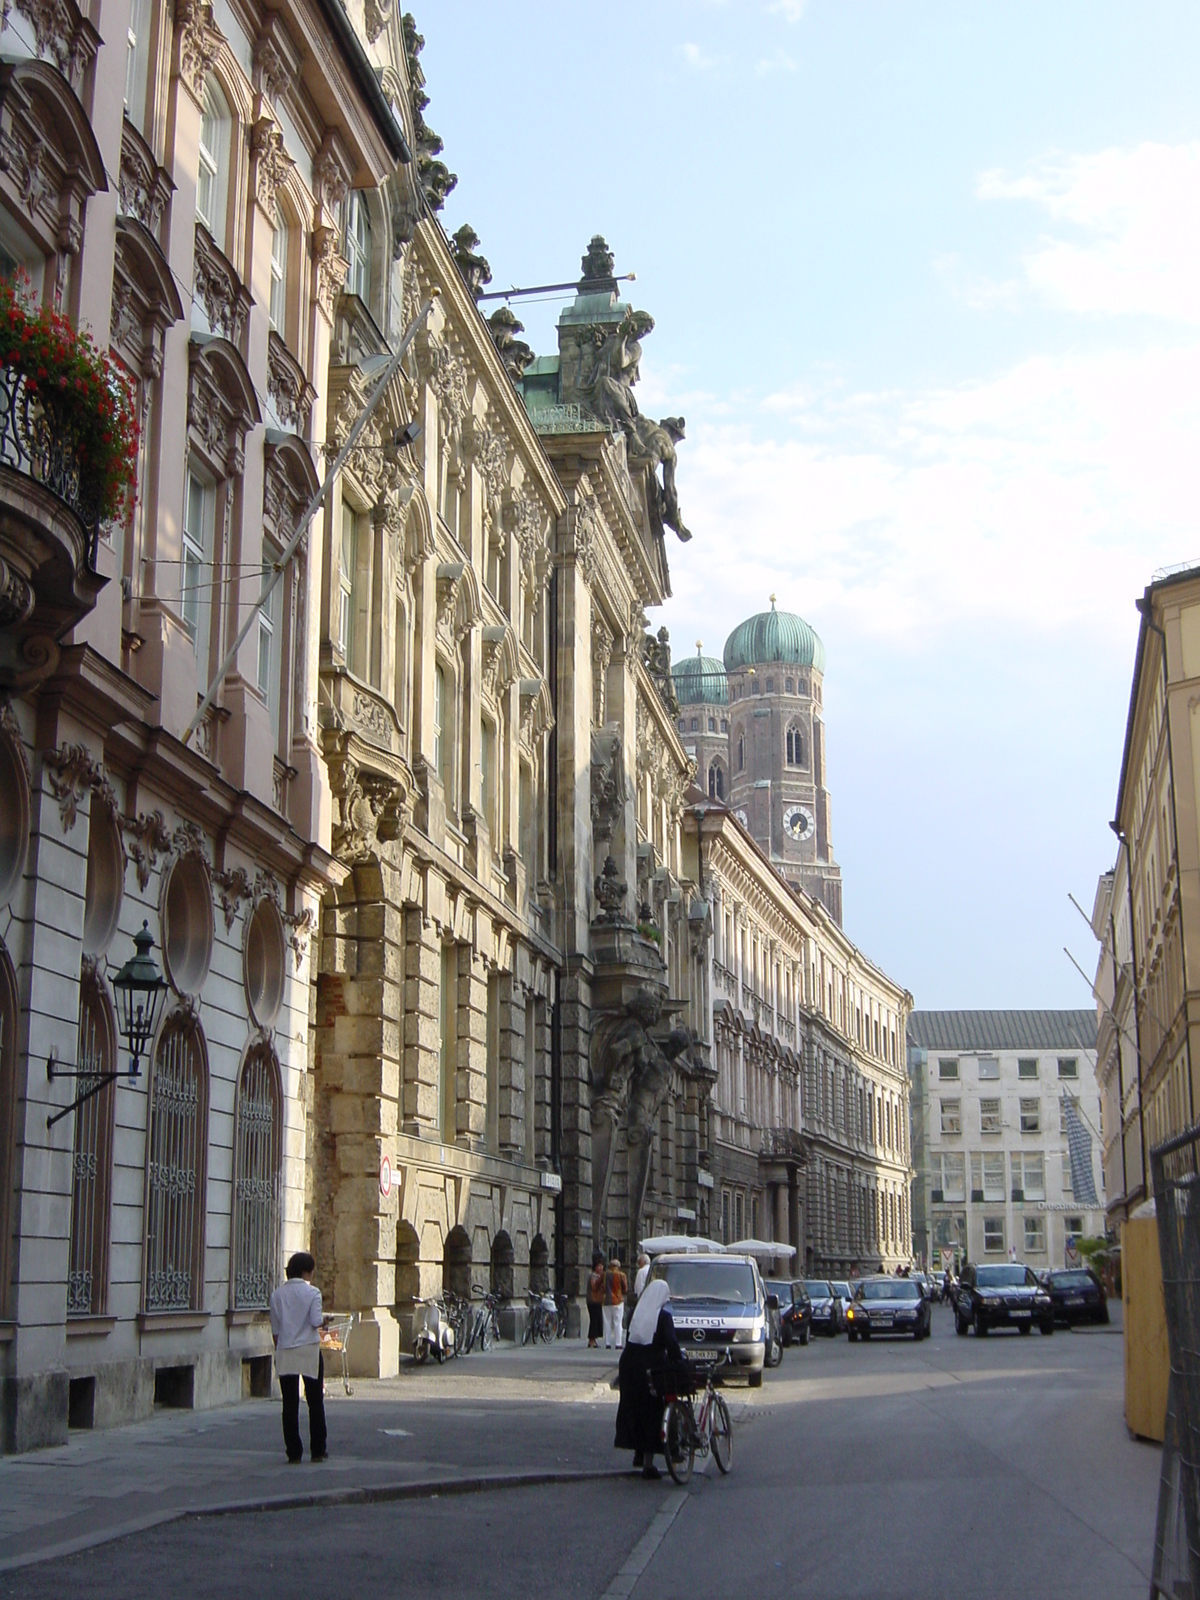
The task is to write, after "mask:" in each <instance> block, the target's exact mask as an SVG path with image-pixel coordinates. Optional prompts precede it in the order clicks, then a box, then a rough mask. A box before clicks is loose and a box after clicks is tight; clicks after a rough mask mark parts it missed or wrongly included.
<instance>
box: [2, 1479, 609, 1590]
mask: <svg viewBox="0 0 1200 1600" xmlns="http://www.w3.org/2000/svg"><path fill="white" fill-rule="evenodd" d="M629 1476H630V1472H629V1469H628V1468H624V1467H604V1468H600V1467H597V1468H595V1469H593V1470H591V1471H582V1472H505V1473H489V1474H486V1475H481V1476H478V1477H474V1478H432V1479H426V1480H425V1481H424V1482H421V1483H379V1484H371V1485H361V1486H360V1487H358V1488H337V1489H310V1490H308V1491H306V1492H304V1493H301V1494H279V1495H256V1496H253V1497H251V1498H250V1499H248V1500H224V1501H218V1502H217V1503H216V1504H213V1505H203V1506H177V1507H172V1508H171V1509H170V1510H164V1511H156V1512H152V1513H150V1514H149V1515H148V1516H145V1517H135V1518H132V1519H131V1520H130V1521H128V1522H123V1523H121V1524H119V1525H114V1526H112V1527H108V1528H104V1529H102V1530H98V1531H96V1532H94V1533H85V1534H80V1535H79V1536H78V1537H77V1538H74V1539H64V1540H63V1541H62V1542H61V1543H59V1544H54V1545H48V1546H46V1547H45V1548H43V1549H40V1550H33V1551H29V1552H27V1553H25V1554H23V1555H19V1556H7V1557H4V1558H0V1572H15V1571H18V1570H19V1569H20V1568H21V1567H33V1566H37V1565H39V1564H40V1563H41V1562H43V1561H56V1560H58V1559H60V1558H61V1557H63V1556H70V1555H76V1554H78V1553H79V1552H80V1551H81V1550H92V1549H95V1548H96V1547H97V1546H98V1545H103V1544H112V1543H113V1542H114V1541H115V1540H117V1539H126V1538H129V1537H130V1536H131V1535H132V1534H136V1533H148V1532H149V1531H150V1530H151V1529H153V1528H161V1527H164V1526H166V1524H168V1523H171V1522H182V1521H183V1520H184V1519H185V1518H187V1517H195V1518H197V1519H198V1518H201V1517H236V1516H249V1515H251V1514H253V1513H255V1512H264V1511H303V1510H307V1509H310V1508H313V1507H317V1506H359V1505H384V1504H387V1503H388V1502H390V1501H394V1500H432V1499H436V1498H438V1497H440V1496H442V1495H445V1496H446V1497H447V1498H449V1497H450V1496H452V1495H468V1494H488V1493H493V1492H495V1491H497V1490H500V1489H537V1488H544V1487H545V1486H546V1485H548V1484H556V1483H596V1482H603V1481H604V1480H605V1479H609V1478H627V1477H629Z"/></svg>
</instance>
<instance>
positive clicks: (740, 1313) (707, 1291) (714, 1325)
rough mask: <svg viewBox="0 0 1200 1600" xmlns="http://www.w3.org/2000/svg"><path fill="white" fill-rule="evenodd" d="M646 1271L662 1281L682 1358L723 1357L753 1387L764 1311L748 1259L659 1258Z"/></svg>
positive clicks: (760, 1360) (759, 1373)
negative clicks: (649, 1270) (668, 1289)
mask: <svg viewBox="0 0 1200 1600" xmlns="http://www.w3.org/2000/svg"><path fill="white" fill-rule="evenodd" d="M651 1272H652V1274H653V1276H654V1277H656V1278H665V1279H666V1280H667V1284H668V1286H669V1288H670V1290H671V1316H672V1318H673V1319H674V1322H675V1332H676V1334H677V1336H678V1338H679V1343H680V1345H681V1346H682V1348H683V1353H684V1355H685V1356H686V1357H687V1358H688V1360H689V1361H695V1362H697V1363H698V1364H704V1363H709V1362H714V1361H719V1360H720V1359H721V1358H722V1357H723V1356H725V1355H728V1356H729V1359H730V1361H731V1362H732V1363H733V1367H734V1369H735V1371H737V1372H739V1373H744V1374H745V1375H746V1377H747V1379H748V1380H749V1383H750V1387H751V1388H752V1389H757V1388H759V1387H760V1386H761V1384H762V1381H763V1367H764V1365H765V1364H766V1356H767V1345H768V1340H769V1334H770V1309H769V1307H768V1305H767V1291H766V1289H765V1288H764V1287H763V1281H762V1279H761V1278H760V1277H759V1273H758V1267H757V1266H756V1264H755V1262H754V1259H753V1257H751V1256H736V1255H707V1254H703V1253H699V1254H695V1255H661V1256H659V1257H658V1258H657V1259H656V1260H655V1263H654V1266H653V1267H652V1268H651ZM772 1298H774V1296H772ZM776 1309H778V1308H776Z"/></svg>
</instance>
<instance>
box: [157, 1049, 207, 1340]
mask: <svg viewBox="0 0 1200 1600" xmlns="http://www.w3.org/2000/svg"><path fill="white" fill-rule="evenodd" d="M205 1079H206V1074H205V1070H204V1060H203V1054H202V1048H201V1043H200V1032H199V1028H198V1027H197V1026H196V1025H195V1024H193V1023H192V1022H191V1021H190V1020H188V1019H186V1018H182V1017H181V1018H175V1019H173V1020H172V1021H171V1022H170V1023H169V1024H168V1025H167V1027H166V1029H165V1030H164V1032H163V1036H162V1040H161V1042H160V1044H159V1047H158V1057H157V1060H156V1061H155V1064H154V1077H153V1081H152V1083H151V1088H150V1118H149V1136H148V1138H147V1141H146V1144H147V1153H148V1161H147V1170H146V1289H145V1294H146V1310H147V1311H149V1312H154V1311H192V1310H196V1309H197V1308H198V1306H199V1304H200V1276H201V1274H200V1263H201V1259H202V1257H201V1250H202V1245H203V1237H204V1153H205V1148H206V1138H207V1122H208V1115H207V1112H208V1096H207V1094H206V1093H205Z"/></svg>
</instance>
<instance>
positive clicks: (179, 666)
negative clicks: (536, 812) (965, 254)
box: [0, 0, 408, 1450]
mask: <svg viewBox="0 0 1200 1600" xmlns="http://www.w3.org/2000/svg"><path fill="white" fill-rule="evenodd" d="M0 52H2V53H3V55H4V57H5V65H4V67H3V71H2V74H0V76H2V84H0V120H2V123H3V134H4V146H5V151H6V156H5V160H4V163H3V169H2V171H0V246H2V249H3V255H4V258H5V267H6V271H9V272H11V271H12V270H13V269H14V268H20V269H22V270H23V272H24V274H25V276H26V278H27V279H28V285H29V287H28V290H27V295H28V298H29V299H30V301H31V302H35V303H38V304H40V305H44V306H47V307H49V308H51V309H52V310H53V311H55V312H56V313H58V314H59V315H61V316H62V317H64V318H65V319H67V321H68V322H69V323H70V324H71V325H72V326H73V327H76V328H80V329H88V330H90V331H91V333H92V335H93V336H94V338H95V340H96V342H97V345H98V346H99V348H100V349H107V350H108V351H109V353H110V354H111V356H112V358H113V359H114V360H115V362H116V363H117V364H118V365H119V367H120V368H121V370H122V371H123V373H124V375H125V378H126V380H127V382H128V384H129V385H130V386H131V388H132V391H133V395H134V401H135V404H136V408H137V413H138V416H139V419H140V423H141V434H140V446H139V449H138V454H137V464H136V471H137V500H136V505H135V507H134V509H133V511H132V513H131V514H130V515H129V517H128V518H127V519H125V520H122V521H120V522H118V523H116V524H104V525H99V524H98V523H97V521H96V519H95V518H94V517H93V516H90V515H89V513H88V510H87V507H86V505H84V504H83V503H82V501H81V499H80V498H79V497H78V495H76V496H75V498H73V491H72V489H71V484H70V479H69V475H67V477H65V478H64V477H62V476H59V477H56V478H54V479H53V482H54V485H55V487H54V488H51V486H50V484H51V478H50V477H48V476H47V470H46V468H45V459H46V458H45V457H37V456H30V455H29V454H27V453H25V454H23V453H22V447H21V443H20V440H19V439H18V437H17V435H16V433H15V432H13V431H11V430H10V431H9V432H8V433H6V435H5V443H4V449H3V452H2V455H3V460H2V462H0V495H2V497H3V501H4V515H3V533H2V534H0V539H2V542H3V548H2V550H0V558H2V560H3V563H4V568H3V570H4V579H5V584H6V593H5V600H4V605H3V607H2V608H0V657H2V660H3V665H2V669H0V694H2V705H0V765H2V767H3V778H2V780H0V816H2V824H0V840H2V841H3V844H2V854H3V862H2V865H0V902H2V905H3V914H2V919H0V1211H2V1213H3V1214H2V1215H0V1258H2V1259H0V1390H2V1399H3V1413H2V1414H3V1448H4V1449H6V1450H12V1449H23V1448H28V1447H30V1446H32V1445H37V1444H45V1443H49V1442H53V1441H56V1440H61V1439H64V1438H65V1437H66V1432H67V1427H68V1421H70V1422H72V1423H74V1424H77V1425H80V1426H91V1425H95V1426H102V1425H106V1424H109V1423H112V1422H116V1421H121V1420H126V1419H128V1418H131V1417H135V1416H142V1415H145V1414H147V1413H148V1412H149V1411H150V1410H151V1408H152V1407H153V1406H154V1405H155V1404H156V1403H158V1404H187V1405H193V1404H194V1405H205V1404H213V1403H217V1402H219V1401H222V1400H227V1399H230V1398H236V1397H238V1396H240V1395H241V1394H242V1392H243V1387H244V1386H245V1385H249V1386H251V1387H253V1388H255V1389H256V1390H265V1388H266V1387H267V1386H269V1383H270V1354H269V1352H270V1349H271V1341H270V1332H269V1328H268V1327H267V1325H266V1318H265V1307H266V1302H267V1297H268V1295H269V1293H270V1290H271V1288H272V1286H273V1285H274V1283H275V1282H276V1281H277V1279H278V1276H279V1271H280V1265H279V1264H280V1260H281V1259H282V1257H283V1255H285V1254H286V1253H287V1252H288V1251H289V1250H291V1249H295V1248H297V1247H299V1246H301V1245H302V1244H303V1243H304V1242H305V1241H306V1238H307V1230H306V1223H305V1195H306V1181H307V1179H306V1143H307V1137H308V1136H307V1119H306V1105H307V1103H308V1100H309V1090H308V1067H309V1062H308V1044H307V1035H308V1016H309V1009H310V989H311V984H310V976H311V975H310V962H311V959H312V956H313V952H314V945H313V941H312V938H311V935H312V933H313V930H314V929H315V927H316V920H317V917H316V913H317V908H318V906H319V903H320V900H321V897H322V896H323V895H324V894H325V893H327V892H328V891H329V890H330V889H331V888H332V887H333V886H334V885H335V884H336V883H337V882H338V881H339V879H340V878H341V877H342V874H343V869H342V868H341V867H339V866H338V865H337V863H336V862H335V861H334V859H333V857H332V855H331V852H330V849H329V846H330V843H331V836H330V811H331V806H330V787H329V783H328V779H327V776H326V767H325V753H324V750H323V747H322V742H321V722H320V718H319V714H318V687H319V664H320V663H319V652H318V645H319V637H318V629H317V621H318V616H319V613H318V611H317V609H316V602H317V598H318V597H319V596H320V595H321V594H322V592H323V588H324V583H325V572H326V562H327V550H328V545H329V529H328V527H327V525H326V524H325V519H323V518H322V516H320V515H318V516H317V518H316V520H315V521H314V522H313V523H312V524H311V526H310V527H309V528H308V530H307V535H306V537H304V538H302V539H301V542H300V544H299V546H298V548H297V549H296V551H295V554H294V556H293V558H292V559H291V560H290V561H289V562H287V564H286V566H285V567H284V569H283V576H282V581H281V582H280V583H279V584H278V585H277V586H276V588H275V589H274V592H273V594H272V596H271V597H270V598H269V600H268V602H267V603H266V604H264V605H263V606H262V607H261V608H259V609H258V610H255V609H254V602H255V600H256V598H257V597H258V595H259V592H260V590H261V589H263V588H264V587H265V585H264V576H265V575H267V574H273V573H274V572H275V571H276V570H277V568H276V563H277V562H278V561H279V560H280V558H281V557H282V555H283V553H284V551H285V548H286V547H287V546H288V544H289V542H290V541H291V539H292V537H293V534H294V533H295V532H296V531H297V530H299V529H300V526H301V525H300V520H299V519H300V517H301V514H302V511H303V508H304V507H305V505H306V503H307V502H308V501H309V500H310V497H312V496H313V495H314V494H315V492H316V490H317V488H318V485H319V477H318V471H319V467H320V464H321V445H320V444H319V442H318V441H321V440H323V439H324V438H325V437H326V412H327V407H328V401H329V393H330V390H329V383H330V364H331V360H332V361H334V364H335V368H336V366H337V359H336V351H337V347H338V340H339V338H340V333H339V328H340V323H341V321H342V320H343V319H342V315H341V309H340V308H341V304H342V300H341V298H340V293H339V292H340V291H341V290H342V289H343V286H344V282H345V280H346V278H347V276H348V274H349V273H350V272H352V271H353V260H350V261H349V262H348V260H347V254H348V255H349V256H351V257H353V246H354V243H355V242H360V240H361V234H360V231H359V229H358V226H357V217H358V211H357V207H358V202H357V201H356V199H355V196H360V195H362V194H364V193H368V192H374V191H375V190H376V189H377V188H378V187H379V186H380V185H381V184H383V183H384V182H385V180H386V179H387V178H388V177H389V175H390V174H391V173H392V172H393V170H394V169H395V167H396V166H397V164H398V163H402V162H404V161H405V160H406V159H407V157H408V149H407V145H406V141H405V137H404V134H403V132H402V129H401V125H400V123H399V122H398V121H397V119H396V115H395V110H394V107H395V104H396V102H395V100H394V99H392V98H389V95H394V93H395V89H396V85H395V84H390V83H388V82H387V81H386V80H385V81H384V82H382V83H381V80H380V78H379V77H377V76H376V74H375V72H374V70H373V69H372V67H371V64H370V62H369V61H368V60H367V58H366V55H365V52H364V49H363V46H362V43H361V41H360V40H359V39H358V37H357V36H356V35H355V33H354V32H353V30H352V28H351V27H350V25H349V23H348V21H347V19H346V14H345V13H344V12H343V11H341V9H340V8H339V7H334V6H328V5H324V4H318V3H313V4H306V3H296V4H292V3H285V4H283V5H272V6H271V7H264V6H260V5H258V4H256V3H254V0H217V3H215V4H212V5H209V4H200V3H193V0H179V4H177V5H174V6H154V5H150V4H149V3H147V0H99V3H98V4H95V5H92V6H91V7H89V8H88V11H87V14H86V15H84V14H83V13H82V12H81V11H80V10H79V9H78V8H77V7H76V6H75V5H74V4H73V3H71V0H66V3H65V4H62V5H59V6H55V7H46V6H41V5H36V4H33V3H26V0H15V3H14V4H13V5H11V6H6V7H4V8H3V32H2V33H0ZM344 252H346V253H345V254H344ZM2 381H3V382H4V383H5V384H6V385H7V386H8V389H9V397H10V402H11V401H12V400H13V398H14V395H15V390H16V386H17V385H18V382H19V381H20V380H19V375H18V374H17V373H16V371H15V370H14V369H12V368H9V369H6V371H5V373H4V375H3V380H2ZM20 404H21V405H22V406H24V408H25V409H24V410H23V411H22V415H23V416H25V417H26V418H29V417H31V416H32V417H34V418H35V419H36V415H37V403H36V402H32V400H31V397H30V395H29V394H28V392H26V394H25V397H24V400H23V401H21V402H20ZM10 414H11V413H10ZM65 436H66V438H67V440H68V444H69V437H70V418H69V417H68V418H67V423H66V430H65ZM247 617H250V618H252V625H251V627H250V629H249V631H248V632H247V633H246V635H245V637H244V638H243V639H242V641H241V643H240V646H239V648H238V649H237V650H236V652H235V653H234V654H233V656H232V659H231V660H230V661H229V663H228V665H227V666H226V667H225V668H224V669H223V670H219V668H221V666H222V663H223V661H224V658H225V657H226V656H227V654H228V653H229V650H230V647H231V645H233V643H234V641H235V639H236V637H237V635H238V633H239V631H240V630H239V623H241V622H242V621H243V620H244V619H245V618H247ZM210 686H211V687H212V689H213V693H212V695H211V697H210V696H209V695H208V693H207V691H209V689H210ZM202 707H206V709H205V710H204V715H203V717H201V718H200V719H199V721H198V725H196V726H195V727H194V728H193V724H194V723H197V717H198V713H199V711H200V710H201V709H202ZM143 923H145V924H147V925H148V929H149V932H150V933H151V934H152V935H153V938H154V941H155V946H156V949H157V952H158V959H159V960H161V963H162V966H163V969H164V971H165V977H166V980H167V984H168V995H167V1000H166V1005H165V1013H164V1016H163V1020H162V1021H161V1024H160V1026H159V1028H158V1032H157V1034H156V1036H155V1038H154V1039H153V1040H152V1041H151V1043H150V1047H149V1050H148V1059H146V1060H144V1062H143V1068H142V1073H141V1076H140V1078H139V1080H137V1081H135V1082H132V1083H112V1082H106V1078H105V1075H106V1074H107V1073H110V1072H122V1073H124V1072H126V1071H127V1061H128V1057H127V1052H126V1049H125V1045H124V1042H123V1039H122V1036H121V1034H120V1032H119V1030H118V1018H117V1016H116V1013H115V1008H114V996H113V991H112V984H111V978H112V975H113V973H114V972H115V971H116V969H117V968H118V967H120V965H121V964H122V962H123V961H124V960H125V958H126V956H128V955H130V954H132V945H131V935H132V934H133V932H134V931H135V930H137V929H140V928H141V927H142V925H143ZM51 1058H53V1059H54V1060H56V1062H57V1066H58V1068H59V1069H60V1070H59V1071H57V1072H55V1074H54V1075H53V1076H50V1074H49V1073H48V1069H47V1063H48V1061H49V1060H50V1059H51ZM66 1071H77V1072H79V1073H80V1074H82V1079H81V1082H82V1086H83V1087H85V1088H86V1087H88V1086H91V1087H92V1088H94V1089H96V1090H97V1092H96V1093H94V1094H92V1095H91V1097H90V1098H89V1099H87V1100H86V1101H85V1102H83V1103H82V1104H81V1105H80V1106H79V1107H78V1109H76V1110H74V1111H68V1114H67V1115H65V1116H60V1113H62V1112H64V1111H67V1108H68V1107H69V1106H70V1105H71V1102H72V1100H73V1099H74V1098H75V1094H76V1091H77V1090H78V1089H79V1087H80V1081H72V1080H71V1079H69V1078H64V1077H63V1075H62V1074H63V1072H66ZM51 1119H55V1120H53V1122H52V1125H49V1126H48V1123H49V1122H50V1121H51Z"/></svg>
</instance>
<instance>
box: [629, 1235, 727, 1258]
mask: <svg viewBox="0 0 1200 1600" xmlns="http://www.w3.org/2000/svg"><path fill="white" fill-rule="evenodd" d="M642 1249H643V1250H644V1251H645V1252H646V1254H647V1255H648V1256H664V1255H679V1254H686V1255H696V1254H697V1253H698V1252H699V1251H701V1250H702V1251H704V1252H705V1254H708V1252H709V1251H712V1250H716V1251H718V1252H723V1251H724V1249H725V1246H724V1245H723V1244H718V1243H717V1241H716V1240H715V1239H695V1238H693V1237H692V1236H691V1235H690V1234H687V1233H662V1234H659V1236H658V1238H657V1239H643V1240H642Z"/></svg>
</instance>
